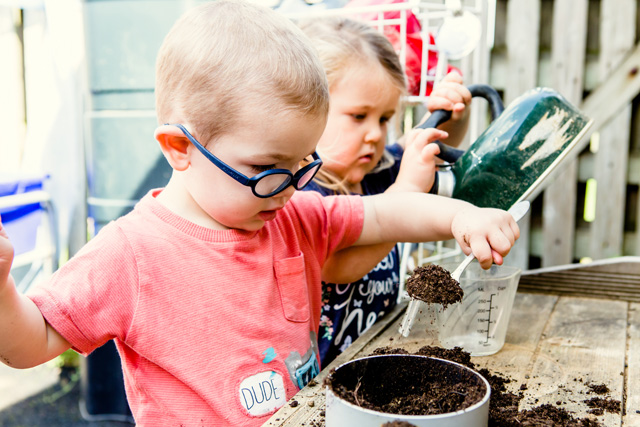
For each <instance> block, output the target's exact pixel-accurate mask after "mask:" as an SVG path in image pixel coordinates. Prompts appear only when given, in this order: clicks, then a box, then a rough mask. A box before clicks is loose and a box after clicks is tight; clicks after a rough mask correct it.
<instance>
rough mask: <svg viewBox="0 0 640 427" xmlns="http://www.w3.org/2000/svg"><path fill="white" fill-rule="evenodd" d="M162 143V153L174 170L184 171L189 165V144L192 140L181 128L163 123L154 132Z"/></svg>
mask: <svg viewBox="0 0 640 427" xmlns="http://www.w3.org/2000/svg"><path fill="white" fill-rule="evenodd" d="M154 136H155V138H156V140H157V141H158V142H159V143H160V149H161V150H162V154H164V157H165V158H166V159H167V161H168V162H169V164H170V165H171V167H172V168H173V169H174V170H177V171H183V170H185V169H187V168H188V167H189V151H188V148H189V145H190V144H191V142H190V141H189V140H188V139H187V137H186V136H184V134H183V133H182V131H181V130H180V129H178V128H177V127H175V126H171V125H162V126H158V127H157V128H156V131H155V133H154Z"/></svg>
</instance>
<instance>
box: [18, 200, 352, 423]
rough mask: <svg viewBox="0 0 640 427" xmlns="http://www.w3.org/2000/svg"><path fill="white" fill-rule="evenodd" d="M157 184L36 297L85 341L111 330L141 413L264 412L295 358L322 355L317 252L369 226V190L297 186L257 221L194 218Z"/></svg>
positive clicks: (168, 418)
mask: <svg viewBox="0 0 640 427" xmlns="http://www.w3.org/2000/svg"><path fill="white" fill-rule="evenodd" d="M158 193H159V191H157V190H156V191H152V192H150V193H149V194H148V195H147V196H145V197H144V198H143V199H142V200H141V201H140V202H139V203H138V204H137V205H136V208H135V209H134V210H133V212H131V213H129V214H127V215H126V216H123V217H122V218H119V219H118V220H116V221H114V222H112V223H110V224H109V225H106V226H105V227H104V228H103V229H102V230H101V231H100V233H98V235H97V236H96V237H95V238H93V239H91V241H90V242H88V243H87V245H85V246H84V247H83V248H82V250H81V251H79V252H78V254H76V256H74V257H73V259H71V260H69V261H68V262H67V263H65V265H64V266H62V268H61V269H60V270H58V272H56V274H55V275H54V277H53V278H52V280H51V281H50V282H48V283H46V284H41V285H39V286H37V287H35V288H32V289H30V291H29V297H30V298H31V299H32V300H33V301H34V302H35V303H36V304H37V305H38V307H39V308H40V310H41V312H42V314H43V315H44V317H45V318H46V319H47V321H48V322H49V324H51V326H52V327H53V328H55V329H56V330H57V331H58V332H59V333H60V334H61V335H62V336H64V337H65V338H66V340H67V341H69V343H70V344H71V345H72V346H73V348H74V349H76V350H77V351H79V352H81V353H83V354H88V353H90V352H91V351H92V350H93V349H94V348H96V347H97V346H99V345H101V344H102V343H104V342H106V341H107V340H109V339H115V342H116V345H117V347H118V351H119V352H120V356H121V358H122V368H123V373H124V380H125V387H126V391H127V399H128V400H129V404H130V405H131V410H132V412H133V415H134V417H135V420H136V425H137V426H138V427H147V426H149V427H156V426H178V425H185V426H252V427H253V426H261V425H262V424H264V422H265V421H266V420H267V419H268V418H269V416H270V414H271V413H273V412H275V410H276V409H278V407H280V406H282V405H284V404H285V403H286V400H287V399H289V398H290V397H292V396H293V395H294V394H295V393H296V392H297V391H298V390H299V388H298V384H297V382H294V381H296V379H297V378H296V377H295V374H296V372H297V371H300V369H299V368H300V366H299V365H293V366H292V364H293V363H294V362H297V361H298V360H300V361H301V362H300V363H302V362H306V361H307V359H305V356H308V361H309V362H311V364H313V363H314V362H315V366H318V360H317V353H311V352H310V351H309V349H310V347H312V346H315V333H316V332H317V330H318V325H319V323H320V311H321V304H322V288H321V277H320V274H321V270H322V264H323V263H324V262H325V261H326V259H327V258H328V257H329V256H331V254H333V253H335V252H336V251H339V250H341V249H343V248H345V247H347V246H350V245H351V244H353V243H354V242H355V241H356V240H357V239H358V237H359V236H360V233H361V231H362V224H363V222H364V209H363V204H362V197H360V196H335V197H323V196H322V195H320V194H319V193H316V192H307V191H298V192H296V193H295V194H294V195H293V197H292V198H291V200H290V201H289V202H288V203H287V205H286V206H285V207H284V209H282V210H281V211H279V212H278V215H277V217H276V218H275V219H274V220H273V221H269V222H267V224H266V225H265V226H264V227H263V228H262V229H260V230H259V231H255V232H253V231H251V232H250V231H241V230H212V229H209V228H205V227H202V226H199V225H197V224H194V223H191V222H189V221H187V220H185V219H183V218H181V217H179V216H178V215H176V214H175V213H173V212H171V211H169V210H168V209H167V208H166V207H164V206H163V205H161V204H160V203H159V202H158V201H157V199H156V198H155V196H156V195H157V194H158ZM314 355H315V356H316V357H315V359H316V360H312V358H313V356H314ZM307 363H308V362H307ZM250 390H251V392H249V391H250ZM260 392H261V393H262V398H261V399H260V400H261V401H260V402H258V398H257V397H256V398H255V400H252V399H253V398H252V397H251V396H252V395H251V393H254V395H255V396H257V395H258V394H259V393H260ZM272 404H273V405H272ZM248 406H250V407H249V408H247V407H248ZM250 411H251V412H250Z"/></svg>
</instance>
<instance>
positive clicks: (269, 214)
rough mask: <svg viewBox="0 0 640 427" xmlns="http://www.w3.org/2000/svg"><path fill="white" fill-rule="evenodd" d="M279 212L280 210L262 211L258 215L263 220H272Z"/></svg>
mask: <svg viewBox="0 0 640 427" xmlns="http://www.w3.org/2000/svg"><path fill="white" fill-rule="evenodd" d="M277 214H278V211H277V210H276V211H261V212H260V213H259V214H258V216H259V217H260V219H261V220H263V221H265V222H266V221H271V220H273V219H275V217H276V215H277Z"/></svg>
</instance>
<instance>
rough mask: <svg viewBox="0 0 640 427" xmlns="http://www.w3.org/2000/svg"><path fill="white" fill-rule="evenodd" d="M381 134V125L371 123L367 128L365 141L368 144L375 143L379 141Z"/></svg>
mask: <svg viewBox="0 0 640 427" xmlns="http://www.w3.org/2000/svg"><path fill="white" fill-rule="evenodd" d="M382 136H383V131H382V127H381V126H380V125H371V126H370V127H369V129H367V133H366V135H365V138H364V140H365V142H367V143H369V144H376V143H378V142H380V140H381V139H382Z"/></svg>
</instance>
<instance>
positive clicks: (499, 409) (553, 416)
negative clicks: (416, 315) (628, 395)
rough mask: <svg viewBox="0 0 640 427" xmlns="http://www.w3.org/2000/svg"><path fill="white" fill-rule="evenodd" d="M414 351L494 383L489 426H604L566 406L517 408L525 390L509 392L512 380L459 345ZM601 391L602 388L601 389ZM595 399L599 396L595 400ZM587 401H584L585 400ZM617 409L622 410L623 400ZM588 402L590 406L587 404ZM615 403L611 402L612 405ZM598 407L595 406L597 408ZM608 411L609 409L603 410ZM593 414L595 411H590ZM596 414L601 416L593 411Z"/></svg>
mask: <svg viewBox="0 0 640 427" xmlns="http://www.w3.org/2000/svg"><path fill="white" fill-rule="evenodd" d="M394 353H396V354H410V353H408V352H407V351H406V350H404V349H402V348H396V349H394V348H391V347H381V348H377V349H375V350H374V351H373V354H374V355H375V354H394ZM415 354H419V355H422V356H431V357H437V358H440V359H446V360H451V361H454V362H457V363H460V364H461V365H464V366H467V367H469V368H471V369H473V370H475V371H476V372H479V373H480V375H482V376H483V377H484V378H485V379H486V380H487V382H488V383H489V385H490V386H491V397H490V400H489V427H525V426H526V427H539V426H555V427H604V426H603V425H602V424H600V423H599V422H597V421H594V420H591V419H589V418H576V417H574V416H573V415H571V414H570V413H569V412H567V411H566V410H565V409H563V408H559V407H556V406H553V405H549V404H543V405H539V406H536V407H533V408H531V409H525V410H518V405H519V404H520V401H521V400H522V398H523V394H522V392H520V393H518V394H514V393H511V392H509V391H507V388H506V384H508V383H510V382H511V380H510V379H508V378H505V377H503V376H501V375H499V374H496V373H492V372H490V371H489V370H488V369H484V368H483V369H478V368H477V367H476V366H475V364H474V363H473V362H472V361H471V355H470V354H469V353H467V352H466V351H464V350H462V349H461V348H460V347H455V348H453V349H445V348H441V347H437V346H424V347H422V348H420V349H419V350H418V351H417V352H416V353H415ZM598 389H599V390H602V388H598ZM594 399H600V400H599V401H595V400H594ZM591 400H592V401H593V403H592V404H593V405H594V406H593V407H594V408H595V407H598V408H600V409H603V407H605V406H607V405H608V403H607V402H606V399H601V398H593V399H591ZM609 401H610V400H609ZM586 402H587V401H585V403H586ZM613 402H617V406H616V408H617V409H618V411H619V410H620V409H619V408H620V402H619V401H613ZM587 405H589V404H588V403H587ZM613 406H615V405H612V407H613ZM594 410H595V409H594ZM603 410H606V409H603ZM590 413H592V412H591V411H590ZM593 413H594V415H598V414H597V413H595V412H593Z"/></svg>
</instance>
